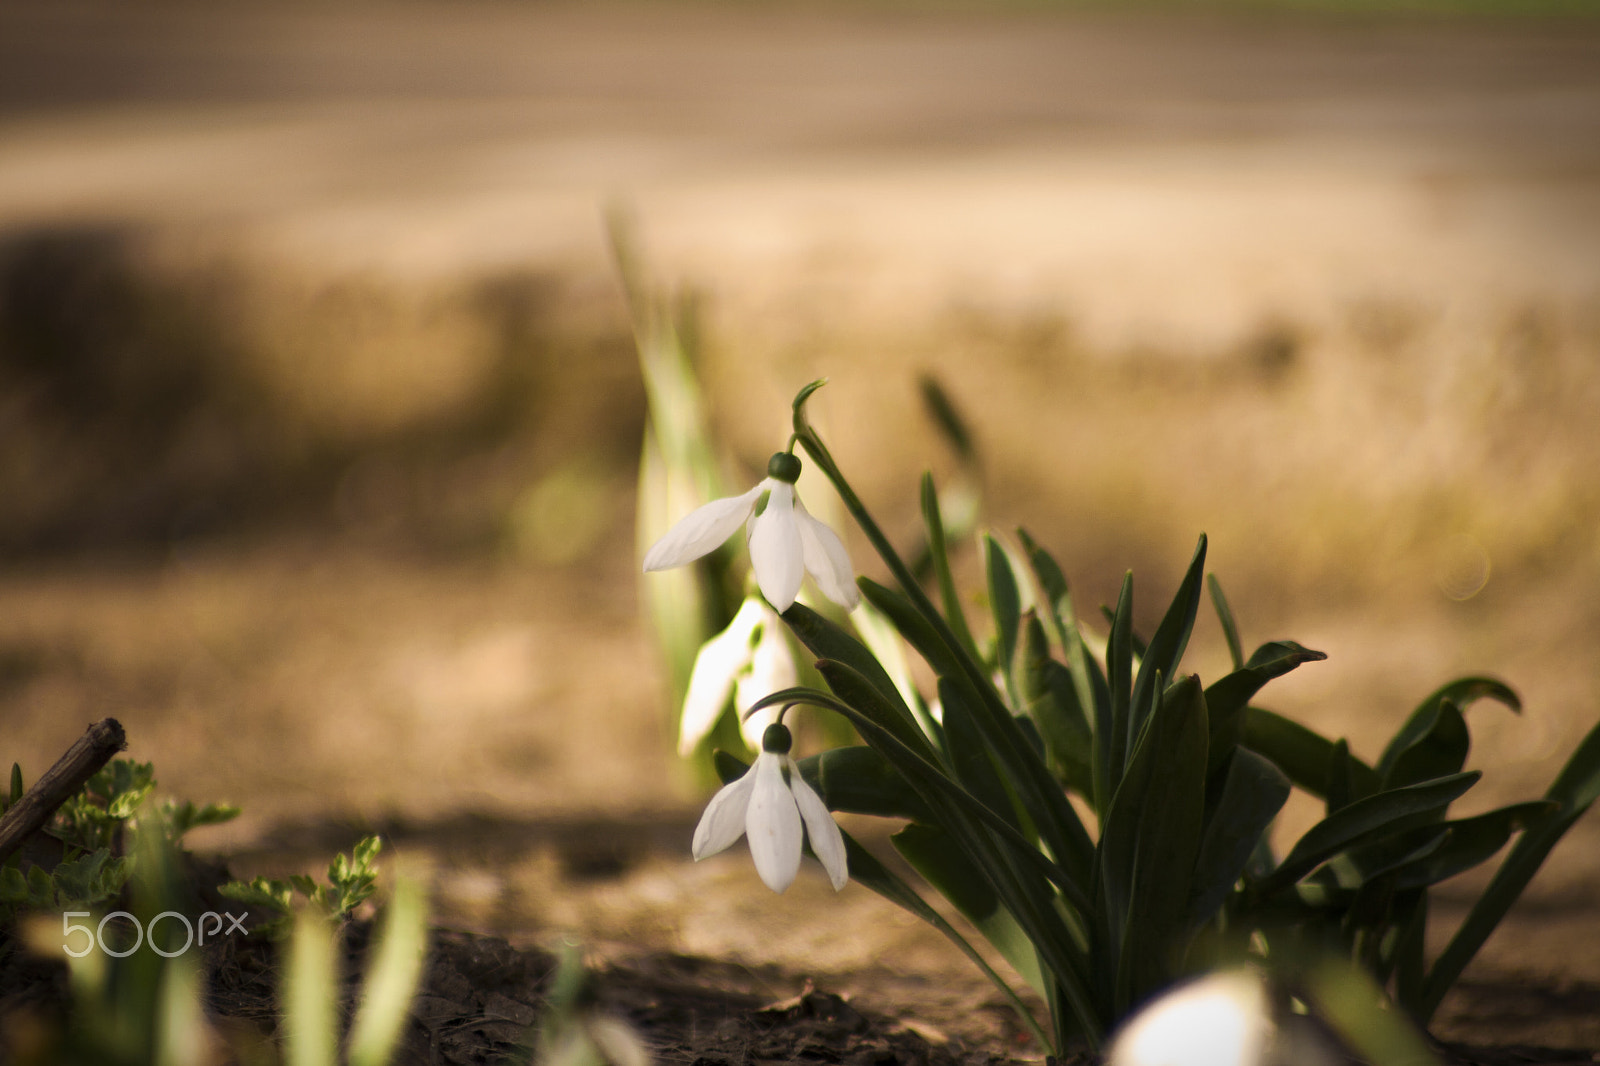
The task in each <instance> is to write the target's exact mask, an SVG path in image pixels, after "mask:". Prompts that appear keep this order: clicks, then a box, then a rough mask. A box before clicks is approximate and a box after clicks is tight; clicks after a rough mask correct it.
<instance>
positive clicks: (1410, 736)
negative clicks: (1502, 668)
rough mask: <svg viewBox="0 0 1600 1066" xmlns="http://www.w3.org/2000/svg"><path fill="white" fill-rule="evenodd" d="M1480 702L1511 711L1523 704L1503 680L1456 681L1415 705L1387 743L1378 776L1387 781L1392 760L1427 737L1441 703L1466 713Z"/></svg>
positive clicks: (1485, 678)
mask: <svg viewBox="0 0 1600 1066" xmlns="http://www.w3.org/2000/svg"><path fill="white" fill-rule="evenodd" d="M1481 699H1492V700H1496V701H1498V702H1500V703H1503V704H1504V705H1505V706H1507V707H1509V708H1510V709H1511V710H1513V711H1517V712H1520V711H1521V710H1522V701H1521V700H1520V699H1518V698H1517V694H1516V693H1515V692H1513V691H1511V688H1510V687H1509V686H1508V685H1506V684H1505V683H1504V682H1503V681H1497V680H1495V679H1494V678H1492V677H1463V678H1458V679H1456V680H1455V681H1452V682H1450V683H1449V684H1447V685H1445V686H1443V687H1442V688H1440V689H1439V690H1438V691H1437V692H1434V693H1432V694H1430V695H1429V696H1428V698H1427V699H1425V700H1423V701H1422V702H1421V703H1420V704H1418V705H1417V709H1416V710H1414V711H1412V712H1411V715H1410V717H1408V718H1407V719H1406V721H1405V724H1404V725H1402V726H1401V727H1400V730H1399V732H1397V733H1396V734H1395V735H1394V739H1393V740H1391V741H1389V746H1388V747H1387V748H1385V749H1384V751H1383V755H1382V757H1381V758H1379V759H1378V766H1377V770H1378V774H1379V776H1380V777H1382V778H1384V779H1385V780H1387V779H1388V775H1389V772H1390V770H1391V769H1392V768H1393V766H1394V763H1395V760H1396V759H1398V758H1400V755H1401V753H1403V752H1404V751H1405V750H1406V749H1407V748H1410V747H1411V746H1412V745H1414V744H1416V743H1417V742H1418V741H1419V740H1421V739H1422V738H1423V737H1424V736H1426V735H1427V734H1428V732H1429V730H1430V729H1431V728H1432V727H1433V724H1434V716H1435V714H1436V712H1437V710H1438V707H1439V705H1440V704H1441V703H1445V702H1449V703H1453V704H1455V705H1456V707H1457V708H1458V709H1460V710H1465V709H1466V708H1467V706H1468V705H1470V704H1472V703H1475V702H1476V701H1478V700H1481Z"/></svg>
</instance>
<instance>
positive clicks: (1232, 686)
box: [1206, 640, 1327, 787]
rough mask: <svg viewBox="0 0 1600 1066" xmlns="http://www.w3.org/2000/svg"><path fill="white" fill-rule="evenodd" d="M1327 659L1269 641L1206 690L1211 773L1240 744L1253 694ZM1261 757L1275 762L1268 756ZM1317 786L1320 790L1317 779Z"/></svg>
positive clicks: (1292, 645) (1291, 644)
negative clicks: (1246, 710) (1302, 665)
mask: <svg viewBox="0 0 1600 1066" xmlns="http://www.w3.org/2000/svg"><path fill="white" fill-rule="evenodd" d="M1326 658H1327V656H1326V655H1324V654H1323V653H1322V652H1320V651H1312V650H1311V649H1310V648H1303V647H1301V646H1300V645H1299V644H1296V643H1295V642H1294V641H1292V640H1282V641H1272V642H1270V643H1267V644H1263V645H1261V647H1259V648H1257V649H1256V650H1255V653H1254V654H1253V655H1251V656H1250V659H1249V661H1248V662H1246V663H1245V664H1244V665H1243V666H1242V667H1240V668H1239V669H1237V670H1235V671H1234V672H1233V673H1231V674H1228V675H1227V676H1225V677H1223V678H1221V679H1219V680H1217V681H1215V682H1213V683H1212V684H1211V685H1210V686H1209V687H1207V689H1206V710H1207V711H1208V712H1210V715H1211V771H1212V773H1217V772H1218V771H1220V770H1221V769H1222V767H1223V764H1224V763H1226V762H1227V756H1228V753H1229V752H1230V751H1232V750H1233V747H1234V745H1236V744H1239V743H1242V740H1241V737H1242V734H1243V731H1244V729H1245V728H1246V722H1245V717H1246V715H1245V707H1246V706H1247V705H1248V704H1249V702H1250V700H1251V699H1252V698H1254V696H1255V694H1256V693H1257V692H1260V691H1261V689H1262V687H1263V686H1265V685H1266V683H1267V682H1268V681H1271V680H1272V679H1273V678H1276V677H1282V676H1283V675H1284V674H1287V673H1288V672H1289V671H1290V670H1293V669H1294V668H1295V667H1297V666H1299V665H1300V664H1301V663H1311V662H1318V661H1320V660H1322V659H1326ZM1262 754H1264V755H1267V756H1269V757H1272V758H1274V761H1277V760H1276V757H1275V756H1273V755H1272V753H1271V752H1262ZM1279 765H1282V763H1279ZM1326 765H1327V764H1326V763H1323V764H1322V766H1321V767H1319V769H1318V771H1317V772H1318V773H1319V774H1321V773H1322V772H1324V771H1323V768H1324V767H1326ZM1285 769H1287V768H1285ZM1289 776H1290V777H1291V778H1293V779H1294V780H1295V783H1296V784H1300V780H1299V779H1298V778H1296V777H1295V775H1294V773H1293V772H1290V773H1289ZM1318 783H1319V787H1320V783H1321V782H1320V778H1319V782H1318Z"/></svg>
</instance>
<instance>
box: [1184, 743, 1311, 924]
mask: <svg viewBox="0 0 1600 1066" xmlns="http://www.w3.org/2000/svg"><path fill="white" fill-rule="evenodd" d="M1289 792H1290V785H1289V779H1288V778H1287V777H1285V776H1284V775H1283V771H1281V770H1279V769H1278V768H1277V767H1276V766H1274V765H1272V763H1270V762H1268V761H1267V760H1266V759H1263V758H1262V757H1261V756H1259V755H1257V754H1256V753H1255V752H1253V751H1250V750H1248V749H1246V748H1239V749H1237V750H1235V751H1234V753H1233V758H1232V759H1231V760H1230V761H1229V763H1228V770H1227V776H1226V779H1225V783H1224V784H1223V786H1222V792H1221V795H1220V796H1219V797H1218V800H1217V803H1216V806H1215V808H1214V809H1213V810H1211V811H1210V812H1208V820H1207V821H1206V825H1205V829H1204V832H1203V835H1202V837H1201V841H1200V854H1199V856H1198V857H1197V858H1196V859H1195V867H1194V870H1195V872H1194V883H1193V887H1192V888H1191V889H1190V892H1189V920H1188V928H1189V929H1191V930H1194V929H1198V928H1200V927H1201V926H1202V925H1204V924H1205V923H1207V922H1209V921H1210V920H1211V919H1212V918H1213V917H1214V916H1215V915H1216V913H1217V910H1218V908H1220V907H1221V906H1222V903H1223V900H1225V899H1226V898H1227V896H1228V893H1229V892H1230V891H1231V890H1232V889H1233V886H1234V885H1235V884H1237V883H1238V881H1239V878H1240V877H1241V876H1243V874H1244V870H1245V865H1246V864H1247V863H1248V862H1249V860H1250V856H1251V854H1252V853H1253V852H1254V851H1255V848H1256V846H1257V844H1258V843H1259V842H1260V841H1261V838H1262V834H1264V833H1265V832H1266V831H1267V829H1268V827H1269V826H1271V825H1272V820H1273V818H1275V817H1277V814H1278V812H1279V811H1280V810H1282V809H1283V805H1284V803H1285V802H1287V800H1288V799H1289Z"/></svg>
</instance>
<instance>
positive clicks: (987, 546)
mask: <svg viewBox="0 0 1600 1066" xmlns="http://www.w3.org/2000/svg"><path fill="white" fill-rule="evenodd" d="M983 561H984V567H985V569H986V570H987V572H988V575H989V610H990V612H991V613H992V614H993V615H994V639H995V657H996V659H997V662H996V663H995V666H996V667H997V668H998V669H999V670H1000V673H1001V674H1002V675H1003V676H1004V677H1005V679H1006V686H1007V688H1008V689H1009V691H1010V696H1011V701H1012V705H1013V706H1016V705H1017V704H1018V703H1020V702H1021V701H1020V699H1019V698H1018V693H1017V690H1016V686H1015V685H1014V684H1013V677H1012V664H1013V662H1014V660H1015V658H1016V654H1017V633H1018V631H1019V630H1020V628H1021V625H1022V599H1021V597H1020V595H1019V594H1018V592H1017V577H1016V575H1015V574H1013V573H1012V572H1011V559H1010V558H1009V557H1008V556H1007V555H1006V553H1005V551H1004V550H1003V549H1002V548H1001V547H1000V544H999V542H998V541H996V540H995V539H994V538H993V537H990V536H985V537H984V538H983Z"/></svg>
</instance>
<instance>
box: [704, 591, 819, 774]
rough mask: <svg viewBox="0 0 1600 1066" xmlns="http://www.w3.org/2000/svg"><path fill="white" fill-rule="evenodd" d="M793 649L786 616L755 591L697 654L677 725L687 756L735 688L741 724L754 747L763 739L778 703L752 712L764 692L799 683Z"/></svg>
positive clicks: (714, 719)
mask: <svg viewBox="0 0 1600 1066" xmlns="http://www.w3.org/2000/svg"><path fill="white" fill-rule="evenodd" d="M798 681H799V675H798V674H797V673H796V672H795V666H794V655H793V653H792V652H791V651H790V650H789V642H788V641H787V640H786V639H784V636H783V622H782V621H781V620H780V619H779V618H778V616H777V615H776V614H774V613H773V612H772V608H770V607H768V606H767V605H766V604H765V603H763V602H762V601H761V600H760V599H758V598H756V597H754V596H752V597H750V598H749V599H747V600H745V601H744V605H743V606H741V607H740V608H739V613H738V614H736V615H734V616H733V621H732V622H729V623H728V628H726V629H724V630H723V631H722V632H721V633H718V634H717V635H716V636H714V637H712V638H711V639H710V640H708V641H706V642H705V643H704V644H703V645H701V647H700V653H699V654H698V655H696V656H695V659H694V670H693V672H691V673H690V675H689V691H688V693H687V694H686V695H685V696H684V699H683V716H682V718H681V719H680V720H679V725H678V754H679V755H684V756H688V755H691V754H693V753H694V749H695V748H696V747H697V746H698V745H699V744H700V741H702V740H704V739H705V736H706V734H707V733H709V732H710V731H711V727H712V726H714V725H716V723H717V718H718V717H719V716H720V715H721V714H722V708H723V707H724V706H725V705H726V704H727V702H728V693H729V691H730V690H731V691H732V692H733V706H734V709H735V710H737V711H738V712H739V718H740V720H741V721H742V722H743V723H744V724H743V725H742V726H741V729H742V731H743V733H744V738H745V740H746V742H748V743H749V745H750V746H751V747H752V748H756V747H759V746H760V744H761V734H762V731H763V730H765V729H766V727H767V726H768V725H770V724H771V723H772V722H773V721H774V719H775V718H776V717H777V713H778V711H777V708H775V707H773V708H767V709H764V710H760V711H757V712H755V713H754V714H751V715H748V716H747V714H746V712H748V711H749V710H750V706H751V705H752V704H753V703H755V702H756V701H757V700H759V699H761V697H763V696H767V695H771V694H772V693H774V692H777V691H778V690H779V689H785V688H790V687H792V686H793V685H795V684H797V683H798Z"/></svg>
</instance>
